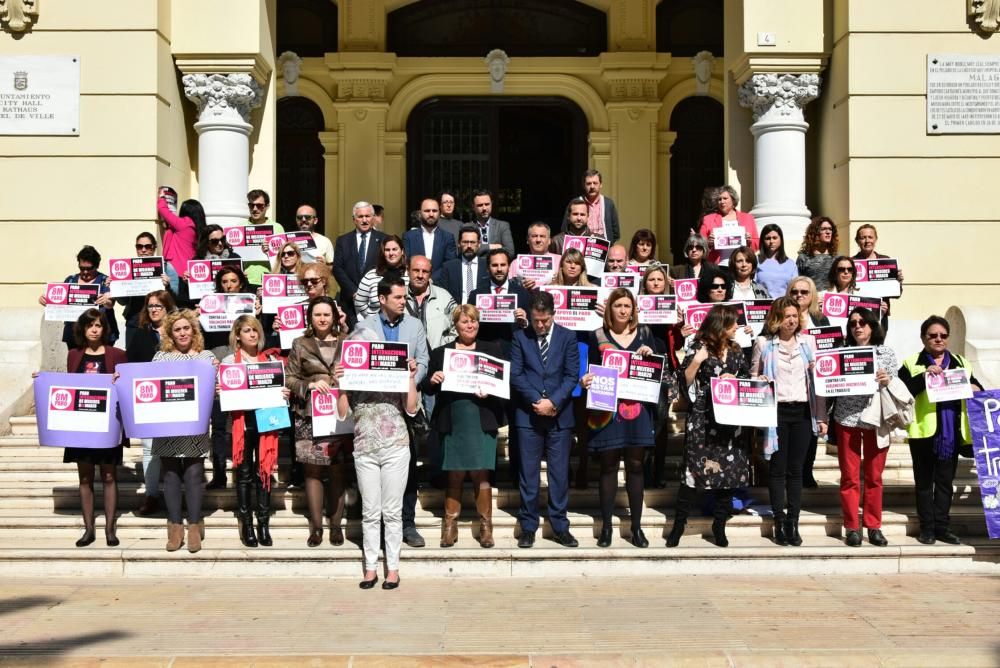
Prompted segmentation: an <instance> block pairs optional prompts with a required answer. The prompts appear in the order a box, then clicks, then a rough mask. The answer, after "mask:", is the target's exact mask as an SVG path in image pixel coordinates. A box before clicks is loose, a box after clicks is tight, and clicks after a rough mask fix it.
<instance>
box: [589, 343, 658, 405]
mask: <svg viewBox="0 0 1000 668" xmlns="http://www.w3.org/2000/svg"><path fill="white" fill-rule="evenodd" d="M601 366H606V367H611V368H612V369H616V370H617V371H618V398H619V399H626V400H631V401H643V402H646V403H653V404H655V403H659V401H660V383H661V382H662V381H663V368H664V367H665V366H666V358H664V357H663V355H646V356H645V357H643V356H642V355H640V354H639V353H633V352H630V351H628V350H612V349H608V350H605V351H604V352H603V354H602V357H601Z"/></svg>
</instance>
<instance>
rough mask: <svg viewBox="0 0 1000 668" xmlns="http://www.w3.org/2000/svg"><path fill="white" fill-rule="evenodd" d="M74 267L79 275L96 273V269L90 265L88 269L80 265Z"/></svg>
mask: <svg viewBox="0 0 1000 668" xmlns="http://www.w3.org/2000/svg"><path fill="white" fill-rule="evenodd" d="M76 267H77V269H79V270H80V273H81V274H89V273H90V272H92V271H97V267H95V266H93V265H91V266H89V267H85V266H83V265H82V264H78V265H76Z"/></svg>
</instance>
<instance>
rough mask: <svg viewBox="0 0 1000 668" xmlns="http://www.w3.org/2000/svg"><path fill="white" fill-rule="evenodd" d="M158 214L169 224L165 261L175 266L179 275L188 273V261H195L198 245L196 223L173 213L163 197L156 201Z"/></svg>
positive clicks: (165, 241)
mask: <svg viewBox="0 0 1000 668" xmlns="http://www.w3.org/2000/svg"><path fill="white" fill-rule="evenodd" d="M156 212H157V213H158V214H159V215H160V218H161V219H163V221H164V222H165V223H166V224H167V227H166V229H165V230H163V259H164V260H166V261H167V262H169V263H170V264H171V265H173V267H174V269H175V270H176V271H177V273H178V274H183V273H184V272H185V271H187V263H188V260H193V259H194V252H195V247H196V245H197V243H198V239H197V238H196V236H195V226H194V221H193V220H191V219H190V218H181V217H180V216H178V215H177V214H176V213H174V212H173V211H171V210H170V207H168V206H167V200H165V199H164V198H162V197H159V198H157V200H156Z"/></svg>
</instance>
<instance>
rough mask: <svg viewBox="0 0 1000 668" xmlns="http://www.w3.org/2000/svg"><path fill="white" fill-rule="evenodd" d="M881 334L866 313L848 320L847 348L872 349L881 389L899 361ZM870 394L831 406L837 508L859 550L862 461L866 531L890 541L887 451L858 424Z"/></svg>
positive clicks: (876, 541)
mask: <svg viewBox="0 0 1000 668" xmlns="http://www.w3.org/2000/svg"><path fill="white" fill-rule="evenodd" d="M884 342H885V334H884V333H883V331H882V325H880V324H879V321H878V316H876V315H875V314H874V313H872V312H871V311H869V310H868V309H866V308H860V307H858V308H855V309H854V310H852V311H851V313H850V315H849V316H848V318H847V338H846V343H847V345H848V346H873V347H874V348H875V379H876V380H877V381H878V385H879V387H880V388H882V387H885V386H886V385H888V384H889V382H890V381H891V380H892V379H893V378H895V377H896V375H897V370H898V369H899V362H898V361H897V360H896V353H895V352H893V350H892V348H889V347H888V346H885V345H883V343H884ZM871 400H872V398H871V395H847V396H842V397H837V401H836V402H834V407H833V431H834V434H835V435H836V437H837V459H839V460H840V507H841V509H842V510H843V513H844V529H845V530H846V531H847V537H846V539H845V542H846V543H847V544H848V545H850V546H851V547H858V546H860V545H861V530H860V527H859V526H858V502H859V501H860V496H861V482H860V480H859V477H860V472H861V466H862V460H863V461H864V467H865V496H864V517H863V521H864V526H865V528H867V529H868V542H869V543H871V544H872V545H876V546H878V547H885V546H886V545H888V544H889V541H887V540H886V539H885V536H883V535H882V471H883V469H885V457H886V454H887V453H888V451H889V449H888V447H886V448H880V447H878V442H877V441H876V437H875V429H874V428H870V427H867V426H865V425H863V424H862V423H861V422H860V417H861V414H862V413H863V412H864V411H865V409H866V408H867V407H868V404H869V403H870V402H871Z"/></svg>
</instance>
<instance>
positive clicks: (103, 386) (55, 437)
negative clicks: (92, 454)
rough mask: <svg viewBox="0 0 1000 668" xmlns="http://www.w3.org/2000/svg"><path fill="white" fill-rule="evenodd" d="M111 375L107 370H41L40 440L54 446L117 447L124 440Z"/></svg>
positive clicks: (38, 386) (37, 390)
mask: <svg viewBox="0 0 1000 668" xmlns="http://www.w3.org/2000/svg"><path fill="white" fill-rule="evenodd" d="M111 378H112V376H111V374H107V373H53V372H49V371H43V372H42V373H40V374H38V377H37V378H35V410H36V411H37V413H38V443H39V444H40V445H44V446H48V447H53V448H113V447H114V446H116V445H118V444H119V443H121V440H122V424H121V422H120V421H119V419H118V400H117V398H116V396H115V388H114V385H113V384H112V382H111Z"/></svg>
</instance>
